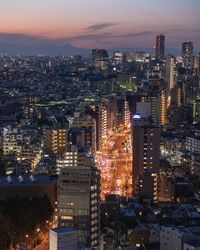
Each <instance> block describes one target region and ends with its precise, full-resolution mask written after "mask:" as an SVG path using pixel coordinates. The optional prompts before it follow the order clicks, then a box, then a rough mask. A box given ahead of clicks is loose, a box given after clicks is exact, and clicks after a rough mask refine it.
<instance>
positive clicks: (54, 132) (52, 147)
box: [43, 127, 67, 156]
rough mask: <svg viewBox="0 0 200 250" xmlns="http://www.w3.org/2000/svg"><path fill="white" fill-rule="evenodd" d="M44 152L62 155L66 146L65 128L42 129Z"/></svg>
mask: <svg viewBox="0 0 200 250" xmlns="http://www.w3.org/2000/svg"><path fill="white" fill-rule="evenodd" d="M43 142H44V152H45V153H46V154H49V155H51V156H58V155H62V154H63V153H64V152H65V150H66V146H67V129H66V128H59V127H58V128H57V127H56V128H45V129H44V131H43Z"/></svg>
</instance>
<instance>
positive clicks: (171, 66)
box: [165, 55, 176, 96]
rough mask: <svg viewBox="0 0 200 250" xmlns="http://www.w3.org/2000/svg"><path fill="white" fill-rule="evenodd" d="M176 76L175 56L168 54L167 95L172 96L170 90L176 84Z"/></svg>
mask: <svg viewBox="0 0 200 250" xmlns="http://www.w3.org/2000/svg"><path fill="white" fill-rule="evenodd" d="M175 77H176V61H175V57H174V56H171V55H168V56H167V58H166V77H165V80H166V83H167V88H166V90H167V95H168V96H170V90H171V89H172V88H173V87H174V85H175Z"/></svg>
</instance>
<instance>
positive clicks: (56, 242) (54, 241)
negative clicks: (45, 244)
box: [49, 227, 78, 250]
mask: <svg viewBox="0 0 200 250" xmlns="http://www.w3.org/2000/svg"><path fill="white" fill-rule="evenodd" d="M49 240H50V241H49V250H66V249H67V250H78V241H77V232H76V231H75V230H74V229H73V228H70V227H58V228H52V229H51V230H50V232H49Z"/></svg>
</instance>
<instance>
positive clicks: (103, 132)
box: [98, 102, 108, 149]
mask: <svg viewBox="0 0 200 250" xmlns="http://www.w3.org/2000/svg"><path fill="white" fill-rule="evenodd" d="M98 123H99V131H98V132H99V141H98V144H99V147H98V148H99V149H101V146H102V144H103V143H104V142H105V140H106V139H107V136H108V106H107V105H106V103H104V102H102V103H101V104H100V107H99V117H98Z"/></svg>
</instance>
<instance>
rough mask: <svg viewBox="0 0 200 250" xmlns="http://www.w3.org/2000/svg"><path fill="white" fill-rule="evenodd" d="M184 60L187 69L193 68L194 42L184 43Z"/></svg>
mask: <svg viewBox="0 0 200 250" xmlns="http://www.w3.org/2000/svg"><path fill="white" fill-rule="evenodd" d="M182 60H183V67H184V68H185V69H192V68H193V43H192V42H184V43H182Z"/></svg>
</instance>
